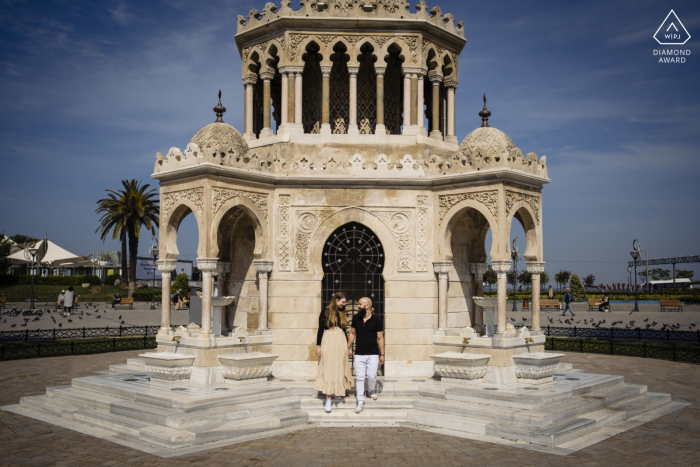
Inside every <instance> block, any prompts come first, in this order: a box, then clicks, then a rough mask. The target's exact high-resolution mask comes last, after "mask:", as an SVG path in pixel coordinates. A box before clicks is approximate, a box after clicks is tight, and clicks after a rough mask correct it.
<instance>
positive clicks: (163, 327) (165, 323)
mask: <svg viewBox="0 0 700 467" xmlns="http://www.w3.org/2000/svg"><path fill="white" fill-rule="evenodd" d="M176 265H177V261H176V260H174V259H172V260H171V259H164V260H158V270H159V271H160V272H162V273H163V280H162V283H163V285H162V292H163V293H162V296H163V300H162V307H161V312H160V330H158V334H166V335H167V334H169V333H170V331H171V329H170V279H171V278H170V273H171V272H173V271H174V270H175V266H176Z"/></svg>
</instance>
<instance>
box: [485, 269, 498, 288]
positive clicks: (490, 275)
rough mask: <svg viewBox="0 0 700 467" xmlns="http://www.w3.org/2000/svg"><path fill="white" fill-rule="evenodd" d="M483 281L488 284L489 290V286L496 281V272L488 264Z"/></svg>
mask: <svg viewBox="0 0 700 467" xmlns="http://www.w3.org/2000/svg"><path fill="white" fill-rule="evenodd" d="M484 282H486V283H487V284H488V285H489V290H490V289H491V286H492V285H493V284H495V283H496V282H497V277H496V272H495V271H494V270H493V267H492V266H491V265H490V264H489V265H488V266H487V268H486V272H485V273H484Z"/></svg>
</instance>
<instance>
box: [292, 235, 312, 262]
mask: <svg viewBox="0 0 700 467" xmlns="http://www.w3.org/2000/svg"><path fill="white" fill-rule="evenodd" d="M294 237H295V238H294V240H295V241H294V260H295V264H294V269H295V270H296V271H308V270H309V259H308V251H309V240H311V234H310V233H308V232H303V231H301V230H297V232H296V234H295V236H294Z"/></svg>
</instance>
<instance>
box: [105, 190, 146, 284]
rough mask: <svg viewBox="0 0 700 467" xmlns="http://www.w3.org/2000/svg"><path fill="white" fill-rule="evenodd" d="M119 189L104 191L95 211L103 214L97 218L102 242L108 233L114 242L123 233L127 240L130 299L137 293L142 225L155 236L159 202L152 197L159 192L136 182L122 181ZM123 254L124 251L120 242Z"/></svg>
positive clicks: (123, 246)
mask: <svg viewBox="0 0 700 467" xmlns="http://www.w3.org/2000/svg"><path fill="white" fill-rule="evenodd" d="M122 186H123V190H119V191H114V190H106V191H107V192H108V193H109V197H108V198H106V199H104V200H100V201H98V206H99V207H98V209H97V210H96V212H98V213H103V215H102V218H101V219H100V222H101V224H102V225H101V227H99V228H98V229H97V230H100V228H102V232H103V239H104V236H106V235H107V233H108V232H109V231H110V230H111V231H112V238H113V239H116V238H117V237H121V236H122V235H124V231H126V238H128V240H129V276H128V277H129V294H128V296H129V297H131V296H132V295H133V293H134V290H136V280H135V279H136V258H137V256H138V251H139V237H140V235H141V226H142V225H143V226H145V227H146V229H147V230H150V231H151V233H152V234H153V235H155V234H156V227H157V226H158V222H159V220H158V213H159V207H158V201H157V200H156V199H154V198H155V197H156V196H158V192H157V191H156V190H155V189H151V190H149V189H148V188H149V187H150V185H149V184H145V185H141V182H139V181H138V180H135V179H132V180H122ZM103 201H104V202H105V204H104V205H103V204H102V202H103ZM117 226H118V230H117V229H116V228H117ZM122 251H126V248H125V244H124V241H123V240H122ZM122 257H123V253H122ZM123 262H124V261H123Z"/></svg>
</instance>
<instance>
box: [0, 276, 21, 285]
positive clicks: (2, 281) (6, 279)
mask: <svg viewBox="0 0 700 467" xmlns="http://www.w3.org/2000/svg"><path fill="white" fill-rule="evenodd" d="M17 284H19V276H14V275H12V274H0V285H17Z"/></svg>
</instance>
